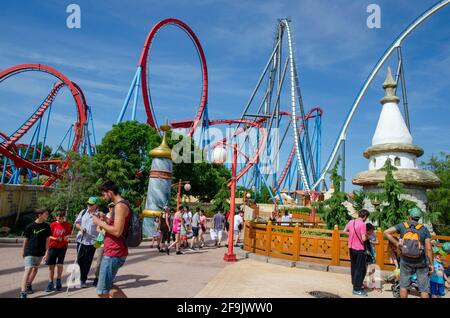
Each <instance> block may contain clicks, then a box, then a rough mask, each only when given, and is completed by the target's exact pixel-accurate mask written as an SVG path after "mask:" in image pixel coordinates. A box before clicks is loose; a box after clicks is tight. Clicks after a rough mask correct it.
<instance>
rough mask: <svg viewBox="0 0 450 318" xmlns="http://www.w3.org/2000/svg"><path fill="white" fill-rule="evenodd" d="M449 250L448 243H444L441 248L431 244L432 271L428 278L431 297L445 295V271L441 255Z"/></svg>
mask: <svg viewBox="0 0 450 318" xmlns="http://www.w3.org/2000/svg"><path fill="white" fill-rule="evenodd" d="M449 250H450V246H449V244H448V243H445V244H444V246H442V248H439V247H437V246H433V254H434V264H433V266H434V271H433V274H431V278H430V292H431V297H442V296H445V281H446V277H445V273H444V269H445V268H444V264H443V263H442V260H441V255H442V256H445V255H447V254H448V252H449Z"/></svg>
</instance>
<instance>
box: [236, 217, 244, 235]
mask: <svg viewBox="0 0 450 318" xmlns="http://www.w3.org/2000/svg"><path fill="white" fill-rule="evenodd" d="M242 223H244V220H243V219H242V217H241V216H240V215H239V214H238V215H235V216H234V230H235V231H239V224H242Z"/></svg>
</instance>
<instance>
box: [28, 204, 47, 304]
mask: <svg viewBox="0 0 450 318" xmlns="http://www.w3.org/2000/svg"><path fill="white" fill-rule="evenodd" d="M35 214H36V220H35V221H34V222H33V223H31V224H29V225H28V226H27V227H26V228H25V232H24V235H25V240H24V241H23V252H22V256H23V258H24V263H25V272H24V274H23V278H22V286H21V291H20V298H27V294H32V293H33V288H32V286H31V284H32V283H33V280H34V278H35V277H36V274H37V272H38V268H39V265H40V264H41V262H42V259H44V261H46V260H47V258H48V242H49V237H50V235H51V234H52V232H51V230H50V225H48V223H45V221H47V219H48V211H47V210H46V209H37V210H36V211H35Z"/></svg>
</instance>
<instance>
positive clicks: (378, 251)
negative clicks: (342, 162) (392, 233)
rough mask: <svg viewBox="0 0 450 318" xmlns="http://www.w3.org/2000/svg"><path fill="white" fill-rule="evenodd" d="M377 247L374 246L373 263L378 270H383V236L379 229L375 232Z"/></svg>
mask: <svg viewBox="0 0 450 318" xmlns="http://www.w3.org/2000/svg"><path fill="white" fill-rule="evenodd" d="M376 236H377V241H378V245H376V246H375V253H376V254H377V255H376V257H375V262H376V264H377V265H378V267H379V268H380V269H384V235H383V232H381V228H380V227H379V228H377V232H376Z"/></svg>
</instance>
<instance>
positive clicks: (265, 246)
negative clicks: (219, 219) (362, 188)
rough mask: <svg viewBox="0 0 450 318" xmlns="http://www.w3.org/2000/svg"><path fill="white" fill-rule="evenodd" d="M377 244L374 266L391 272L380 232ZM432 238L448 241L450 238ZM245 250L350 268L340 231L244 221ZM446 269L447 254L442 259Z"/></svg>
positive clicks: (391, 268)
mask: <svg viewBox="0 0 450 318" xmlns="http://www.w3.org/2000/svg"><path fill="white" fill-rule="evenodd" d="M375 234H376V237H377V240H378V242H379V243H378V244H374V247H375V251H376V264H377V265H378V266H379V267H380V268H381V269H383V270H393V269H394V268H395V267H394V263H393V261H392V260H391V257H390V248H389V242H388V241H387V239H385V238H384V235H383V232H382V231H381V229H377V230H376V233H375ZM432 239H439V240H440V241H441V242H442V241H450V236H433V238H432ZM244 250H246V251H248V252H251V253H256V254H260V255H264V256H268V257H274V258H281V259H286V260H292V261H304V262H311V263H320V264H328V265H336V266H350V255H349V250H348V237H347V235H346V234H344V233H342V231H339V229H338V228H337V226H335V228H334V230H325V229H314V228H305V227H301V226H300V224H299V223H291V224H290V225H289V226H282V225H280V222H275V223H271V222H268V223H255V222H249V221H247V222H245V230H244ZM444 262H445V263H446V265H447V266H448V265H449V264H450V255H447V256H446V257H445V258H444Z"/></svg>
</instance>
